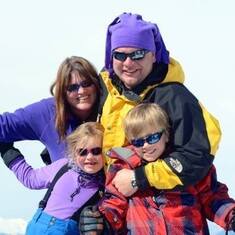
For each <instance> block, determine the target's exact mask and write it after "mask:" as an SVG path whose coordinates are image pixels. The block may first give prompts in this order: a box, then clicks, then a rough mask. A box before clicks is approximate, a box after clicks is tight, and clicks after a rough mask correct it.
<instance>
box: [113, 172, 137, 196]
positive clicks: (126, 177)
mask: <svg viewBox="0 0 235 235" xmlns="http://www.w3.org/2000/svg"><path fill="white" fill-rule="evenodd" d="M134 176H135V175H134V171H133V170H129V169H122V170H120V171H118V172H117V174H116V175H115V177H114V178H113V181H112V183H113V185H114V186H115V188H116V189H117V190H118V191H119V192H120V193H121V194H122V195H123V196H125V197H129V196H131V195H133V194H134V193H135V192H136V191H137V190H138V187H133V186H132V184H131V181H132V180H133V179H134Z"/></svg>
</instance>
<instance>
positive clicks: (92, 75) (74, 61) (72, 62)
mask: <svg viewBox="0 0 235 235" xmlns="http://www.w3.org/2000/svg"><path fill="white" fill-rule="evenodd" d="M72 72H77V73H79V75H80V76H81V78H82V79H84V80H91V81H92V82H93V83H94V85H95V87H96V92H97V97H99V92H100V89H99V82H98V73H97V71H96V69H95V67H94V66H93V65H92V64H91V63H90V62H89V61H88V60H86V59H84V58H82V57H78V56H72V57H69V58H66V59H65V60H64V61H63V62H62V64H61V65H60V67H59V69H58V72H57V77H56V79H55V81H54V82H53V83H52V85H51V87H50V92H51V94H52V95H53V96H54V97H55V103H56V117H55V127H56V129H57V131H58V134H59V137H60V140H63V139H65V136H66V130H67V127H68V119H69V116H70V115H71V108H70V105H69V104H68V102H67V98H66V97H67V96H66V89H67V87H68V84H69V81H70V79H71V73H72Z"/></svg>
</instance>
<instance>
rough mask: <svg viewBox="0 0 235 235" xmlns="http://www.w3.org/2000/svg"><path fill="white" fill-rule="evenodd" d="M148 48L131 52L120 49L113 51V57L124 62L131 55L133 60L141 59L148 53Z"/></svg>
mask: <svg viewBox="0 0 235 235" xmlns="http://www.w3.org/2000/svg"><path fill="white" fill-rule="evenodd" d="M148 52H149V51H148V50H145V49H140V50H136V51H133V52H131V53H125V52H119V51H113V57H114V58H115V59H116V60H119V61H122V62H124V61H125V60H126V59H127V57H129V58H130V59H131V60H141V59H143V58H144V57H145V55H146V54H147V53H148Z"/></svg>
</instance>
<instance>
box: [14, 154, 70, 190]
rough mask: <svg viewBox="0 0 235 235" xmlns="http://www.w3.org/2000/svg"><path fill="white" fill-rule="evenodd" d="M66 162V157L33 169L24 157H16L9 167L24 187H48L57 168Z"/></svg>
mask: <svg viewBox="0 0 235 235" xmlns="http://www.w3.org/2000/svg"><path fill="white" fill-rule="evenodd" d="M66 163H67V159H65V158H63V159H60V160H58V161H55V162H53V163H52V164H50V165H47V166H44V167H41V168H38V169H33V168H32V167H31V166H30V165H29V164H28V163H27V162H26V161H25V159H24V158H17V159H16V160H15V161H14V162H12V163H11V165H10V169H11V171H12V172H13V173H14V174H15V176H16V178H17V179H18V180H19V181H20V182H21V183H22V184H23V185H24V186H25V187H27V188H30V189H45V188H48V186H49V184H50V182H51V181H52V180H53V178H54V176H55V174H56V173H57V172H58V170H59V169H60V168H61V167H62V166H63V165H64V164H66Z"/></svg>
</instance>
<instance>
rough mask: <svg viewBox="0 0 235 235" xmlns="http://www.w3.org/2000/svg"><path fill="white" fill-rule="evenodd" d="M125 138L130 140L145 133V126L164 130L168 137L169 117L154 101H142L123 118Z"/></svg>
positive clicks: (155, 129) (154, 129)
mask: <svg viewBox="0 0 235 235" xmlns="http://www.w3.org/2000/svg"><path fill="white" fill-rule="evenodd" d="M123 128H124V132H125V135H126V138H127V139H128V140H129V141H130V140H132V139H134V138H136V137H140V136H143V135H144V134H146V129H147V128H152V129H153V131H164V132H165V134H166V136H167V137H169V128H170V126H169V119H168V116H167V114H166V112H165V111H164V110H163V109H162V108H161V107H160V106H159V105H157V104H155V103H142V104H139V105H137V106H135V107H134V108H133V109H131V110H130V111H129V112H128V113H127V115H126V117H125V118H124V120H123Z"/></svg>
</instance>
